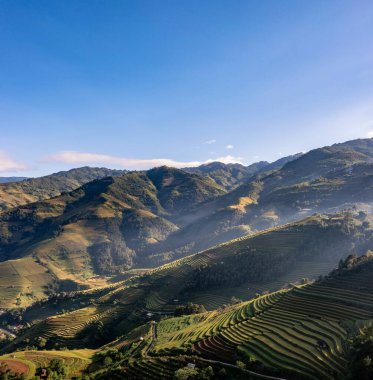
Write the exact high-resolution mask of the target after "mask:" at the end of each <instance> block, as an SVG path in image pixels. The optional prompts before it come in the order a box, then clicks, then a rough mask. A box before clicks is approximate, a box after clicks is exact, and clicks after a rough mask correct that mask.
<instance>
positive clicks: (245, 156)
mask: <svg viewBox="0 0 373 380" xmlns="http://www.w3.org/2000/svg"><path fill="white" fill-rule="evenodd" d="M372 36H373V2H371V1H368V0H366V1H363V0H351V1H343V0H328V1H325V0H313V1H299V0H293V1H286V0H282V1H278V0H273V1H270V0H265V1H263V0H257V1H254V0H240V1H237V0H178V1H175V0H156V1H154V0H133V1H129V0H118V1H114V0H106V1H102V0H100V1H96V0H86V1H79V0H75V1H72V0H69V1H54V0H46V1H43V0H37V1H33V0H17V1H14V0H2V1H1V2H0V132H1V135H0V136H1V139H0V175H3V176H8V175H25V176H36V175H42V174H46V173H50V172H53V171H57V170H64V169H69V168H72V167H77V166H83V165H91V166H107V167H117V168H122V167H126V168H130V169H134V168H138V169H141V168H146V167H152V166H155V165H158V164H162V163H168V164H170V165H175V166H184V165H193V164H196V163H202V162H207V161H209V160H216V159H220V160H223V161H225V162H233V161H239V162H243V163H245V164H249V163H251V162H254V161H258V160H269V161H272V160H275V159H277V158H279V157H280V156H283V155H288V154H293V153H296V152H299V151H306V150H309V149H312V148H315V147H319V146H323V145H328V144H332V143H335V142H342V141H345V140H349V139H353V138H359V137H361V138H365V137H373V45H372Z"/></svg>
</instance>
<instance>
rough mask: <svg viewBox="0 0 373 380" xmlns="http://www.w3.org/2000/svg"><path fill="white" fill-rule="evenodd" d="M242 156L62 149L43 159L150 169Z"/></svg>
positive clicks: (230, 160) (236, 160)
mask: <svg viewBox="0 0 373 380" xmlns="http://www.w3.org/2000/svg"><path fill="white" fill-rule="evenodd" d="M241 160H242V158H240V157H233V156H230V155H228V156H224V157H219V158H216V159H214V160H212V159H209V160H206V161H186V162H184V161H176V160H173V159H169V158H152V159H136V158H125V157H116V156H110V155H106V154H96V153H86V152H76V151H62V152H58V153H56V154H53V155H51V156H49V157H46V158H45V159H44V160H43V161H44V162H49V161H58V162H63V163H66V164H72V165H89V164H95V165H115V166H119V167H123V168H126V169H148V168H152V167H155V166H162V165H167V166H172V167H175V168H183V167H192V166H199V165H202V164H206V163H209V162H213V161H220V162H223V163H226V164H231V163H242V162H241Z"/></svg>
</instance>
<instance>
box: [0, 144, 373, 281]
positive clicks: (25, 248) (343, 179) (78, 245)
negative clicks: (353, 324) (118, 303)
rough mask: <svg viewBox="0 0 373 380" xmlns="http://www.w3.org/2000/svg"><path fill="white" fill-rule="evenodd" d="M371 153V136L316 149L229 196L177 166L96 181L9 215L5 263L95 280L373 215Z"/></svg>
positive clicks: (3, 236) (2, 219) (2, 216)
mask: <svg viewBox="0 0 373 380" xmlns="http://www.w3.org/2000/svg"><path fill="white" fill-rule="evenodd" d="M372 155H373V154H372V152H371V140H358V141H354V142H348V143H345V144H338V145H334V146H332V147H324V148H320V149H315V150H313V151H311V152H309V153H306V154H304V155H302V156H300V157H298V158H296V159H295V160H292V161H288V162H287V163H286V164H285V165H284V166H281V164H278V165H279V166H280V169H277V170H270V171H266V170H263V171H261V172H258V173H257V174H255V175H254V176H251V177H250V179H249V180H248V182H246V183H244V184H242V185H240V186H239V187H237V188H236V189H234V190H232V191H230V192H228V191H226V190H225V189H224V188H223V187H222V186H220V185H218V184H217V183H216V180H213V179H212V178H210V177H209V176H206V175H199V174H194V173H187V172H186V171H184V170H179V169H174V168H169V167H160V168H154V169H151V170H148V171H143V172H127V173H124V174H122V175H120V176H117V177H106V178H103V179H98V180H94V181H91V182H89V183H87V184H85V185H83V186H81V187H79V188H77V189H75V190H73V191H70V192H63V193H62V194H61V195H59V196H55V197H52V198H50V199H46V200H43V201H38V202H35V203H31V204H26V205H23V206H19V207H15V208H12V209H8V210H5V211H3V212H2V213H0V259H1V260H2V261H6V260H14V259H19V258H21V257H26V256H27V257H34V258H37V260H38V261H39V262H40V263H42V265H43V266H44V267H45V268H48V269H49V271H50V272H51V273H55V274H56V276H57V277H58V278H59V279H60V280H61V279H69V280H73V281H75V282H77V283H80V284H83V283H85V284H89V281H87V279H88V278H91V277H92V276H94V275H95V274H109V275H110V274H117V273H120V272H121V271H123V270H125V269H128V268H131V267H134V266H135V267H149V266H157V265H160V264H162V263H165V262H168V261H171V260H173V259H176V258H180V257H184V256H186V255H188V254H191V253H195V252H198V251H201V250H204V249H206V248H209V247H211V246H214V245H216V244H219V243H222V242H224V241H227V240H230V239H234V238H237V237H240V236H243V235H247V234H251V233H255V232H257V231H260V230H263V229H266V228H271V227H275V226H277V225H280V224H283V223H287V222H291V221H295V220H300V219H302V218H304V217H306V216H309V215H311V214H314V213H324V212H334V211H338V210H341V209H345V208H348V207H353V206H355V205H357V206H358V207H359V208H363V209H366V210H369V207H370V206H371V204H372V202H373V163H372ZM218 167H219V165H213V167H208V168H207V169H206V168H205V167H204V168H203V169H200V170H207V171H210V170H212V169H214V170H217V169H218ZM220 168H223V169H224V170H225V168H226V167H225V166H220ZM233 169H234V167H230V170H232V171H233ZM238 169H239V170H241V169H242V168H240V167H238ZM214 170H212V171H214ZM218 170H219V169H218ZM53 180H54V178H53ZM35 181H36V180H35ZM27 182H28V181H24V182H21V183H20V184H23V183H27ZM15 185H17V184H15ZM3 186H4V185H3ZM43 196H45V192H44V193H43ZM0 274H1V271H0Z"/></svg>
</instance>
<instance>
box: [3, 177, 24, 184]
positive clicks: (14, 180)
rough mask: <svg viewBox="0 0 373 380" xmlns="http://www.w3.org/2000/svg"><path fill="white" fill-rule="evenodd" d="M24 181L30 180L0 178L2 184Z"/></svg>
mask: <svg viewBox="0 0 373 380" xmlns="http://www.w3.org/2000/svg"><path fill="white" fill-rule="evenodd" d="M24 179H28V178H27V177H0V183H8V182H19V181H23V180H24Z"/></svg>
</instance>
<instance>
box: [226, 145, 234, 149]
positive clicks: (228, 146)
mask: <svg viewBox="0 0 373 380" xmlns="http://www.w3.org/2000/svg"><path fill="white" fill-rule="evenodd" d="M233 148H234V146H233V145H231V144H228V145H227V146H226V147H225V149H233Z"/></svg>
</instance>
